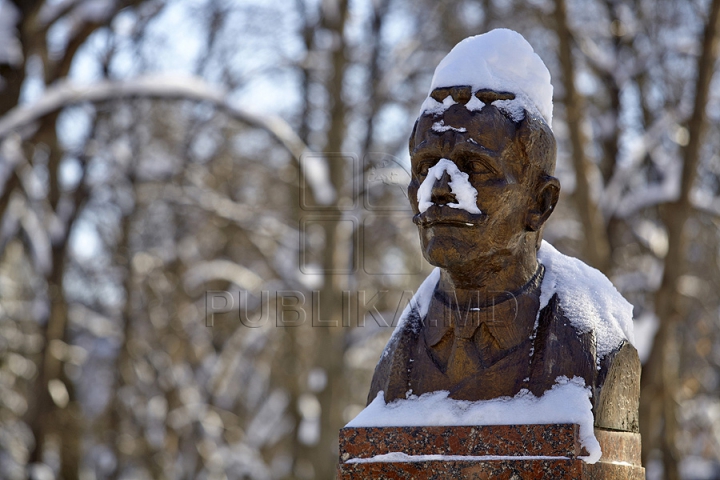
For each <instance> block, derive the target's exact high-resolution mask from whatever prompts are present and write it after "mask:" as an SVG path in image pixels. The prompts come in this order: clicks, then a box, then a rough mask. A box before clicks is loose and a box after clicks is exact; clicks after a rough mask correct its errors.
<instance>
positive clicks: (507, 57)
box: [421, 28, 553, 126]
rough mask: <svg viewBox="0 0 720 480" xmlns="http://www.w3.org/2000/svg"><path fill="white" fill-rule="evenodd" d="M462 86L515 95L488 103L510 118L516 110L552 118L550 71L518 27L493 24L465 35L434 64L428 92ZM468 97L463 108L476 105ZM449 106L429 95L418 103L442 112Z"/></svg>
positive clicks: (424, 109)
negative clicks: (475, 32) (511, 27)
mask: <svg viewBox="0 0 720 480" xmlns="http://www.w3.org/2000/svg"><path fill="white" fill-rule="evenodd" d="M461 85H468V86H470V87H471V88H472V91H473V93H475V92H477V91H478V90H481V89H490V90H494V91H496V92H510V93H513V94H515V99H514V100H498V101H496V102H493V105H495V106H497V107H498V108H499V109H500V110H503V111H504V112H505V113H507V114H508V115H509V116H510V117H511V118H512V119H513V120H514V121H518V120H515V119H516V118H518V116H519V113H520V112H521V111H522V110H526V111H528V112H530V113H531V114H534V115H538V116H541V117H542V118H543V119H544V120H545V122H546V123H547V124H548V126H550V125H551V123H552V110H553V105H552V92H553V87H552V84H551V83H550V72H549V71H548V69H547V67H546V66H545V64H544V63H543V61H542V59H541V58H540V57H539V56H538V55H537V54H536V53H535V51H534V50H533V48H532V46H531V45H530V44H529V43H528V42H527V40H525V38H523V36H522V35H520V34H519V33H517V32H514V31H512V30H508V29H505V28H498V29H495V30H492V31H490V32H488V33H485V34H482V35H476V36H474V37H468V38H466V39H465V40H463V41H461V42H460V43H458V44H457V45H455V47H454V48H453V49H452V50H451V51H450V53H448V54H447V55H446V56H445V58H443V60H442V61H441V62H440V64H439V65H438V66H437V68H436V69H435V74H434V75H433V79H432V83H431V86H430V92H432V91H433V90H435V89H436V88H447V87H454V86H461ZM474 98H475V97H474V96H473V99H474ZM473 99H471V100H470V101H469V102H468V103H467V105H466V108H468V110H471V111H476V110H480V109H481V108H482V106H479V105H478V103H477V102H474V101H473ZM446 100H447V99H446ZM478 101H479V100H478ZM454 103H456V102H455V101H454V100H453V101H452V104H454ZM480 103H482V102H480ZM449 106H450V105H446V103H445V102H443V103H440V102H438V101H436V100H434V99H432V98H431V97H430V96H429V94H428V99H427V100H425V102H424V103H423V105H422V107H421V114H423V113H431V114H438V113H442V112H443V111H445V110H447V108H449ZM521 119H522V117H520V120H521Z"/></svg>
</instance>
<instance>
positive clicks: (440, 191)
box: [430, 171, 457, 205]
mask: <svg viewBox="0 0 720 480" xmlns="http://www.w3.org/2000/svg"><path fill="white" fill-rule="evenodd" d="M430 201H431V202H432V203H434V204H435V205H447V204H448V203H457V199H456V198H455V194H454V193H452V190H451V189H450V174H448V172H447V171H445V172H443V175H442V177H440V179H439V180H435V184H434V185H433V188H432V191H431V193H430Z"/></svg>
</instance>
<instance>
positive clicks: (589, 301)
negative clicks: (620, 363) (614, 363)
mask: <svg viewBox="0 0 720 480" xmlns="http://www.w3.org/2000/svg"><path fill="white" fill-rule="evenodd" d="M538 261H539V262H540V263H542V264H543V266H544V267H545V275H544V276H543V280H542V284H541V286H540V309H543V308H545V306H546V305H547V304H548V302H549V301H550V299H551V298H552V296H553V295H554V294H555V293H557V295H558V299H559V301H560V306H561V307H562V309H563V312H564V313H565V316H566V317H567V318H568V320H570V322H571V323H572V324H573V326H574V327H575V328H576V329H578V331H580V332H581V333H584V332H589V331H594V332H595V340H596V342H597V356H598V360H599V359H601V358H602V357H604V356H605V355H607V354H608V353H610V352H612V351H613V350H614V349H615V348H617V347H618V346H619V345H620V344H621V343H622V341H623V340H627V341H629V342H630V343H634V341H635V339H634V337H633V321H632V311H633V306H632V305H631V304H630V303H628V301H627V300H625V298H623V296H622V295H620V292H618V291H617V289H616V288H615V286H614V285H613V284H612V283H611V282H610V280H608V278H607V277H606V276H605V275H603V274H602V273H601V272H600V271H599V270H596V269H594V268H592V267H590V266H589V265H586V264H585V263H583V262H582V261H580V260H578V259H577V258H573V257H568V256H567V255H563V254H562V253H560V252H558V251H557V250H556V249H555V247H553V246H552V245H550V244H549V243H548V242H546V241H544V240H543V242H542V246H541V247H540V250H539V251H538Z"/></svg>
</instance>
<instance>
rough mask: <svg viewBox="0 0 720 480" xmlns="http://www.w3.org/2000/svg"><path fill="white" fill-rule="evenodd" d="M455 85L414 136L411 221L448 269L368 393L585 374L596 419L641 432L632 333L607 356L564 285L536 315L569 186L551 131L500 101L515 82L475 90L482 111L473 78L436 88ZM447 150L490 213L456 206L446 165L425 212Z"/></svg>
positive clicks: (479, 396) (499, 390) (495, 393)
mask: <svg viewBox="0 0 720 480" xmlns="http://www.w3.org/2000/svg"><path fill="white" fill-rule="evenodd" d="M448 95H450V96H452V98H453V100H454V101H455V102H457V104H454V105H452V106H451V107H449V108H448V109H447V110H445V111H444V112H442V113H426V114H423V115H421V116H420V118H419V119H418V120H417V122H416V124H415V128H414V129H413V133H412V135H411V138H410V154H411V163H412V181H411V183H410V185H409V186H408V193H409V198H410V202H411V204H412V208H413V211H414V213H415V215H414V218H413V220H414V222H415V224H416V225H417V226H418V231H419V234H420V242H421V247H422V251H423V254H424V256H425V258H426V259H427V260H428V262H430V263H431V264H432V265H435V266H438V267H440V269H441V273H440V280H439V282H438V284H437V286H436V287H435V291H434V294H433V298H432V300H431V301H430V305H429V308H428V313H427V315H426V316H425V318H419V315H418V314H417V313H416V312H415V313H413V314H411V318H409V319H408V321H407V322H406V324H405V326H404V327H405V328H404V329H403V331H401V332H399V334H398V335H395V336H394V337H393V339H392V340H391V343H390V344H389V345H388V347H387V350H386V353H387V354H386V355H384V356H383V358H382V359H381V361H380V362H379V363H378V365H377V367H376V370H375V375H374V377H373V381H372V386H371V389H370V394H369V396H368V403H369V402H371V401H372V400H373V399H375V397H376V395H377V393H378V392H379V391H381V390H382V391H384V392H385V400H386V401H387V402H390V401H392V400H395V399H398V398H406V396H407V395H408V393H409V392H410V393H412V394H415V395H421V394H423V393H426V392H432V391H438V390H447V391H449V392H450V397H451V398H455V399H460V400H485V399H490V398H497V397H501V396H513V395H515V394H517V393H518V392H519V391H520V390H521V389H528V390H529V391H531V392H532V393H533V394H535V395H537V396H540V395H542V394H543V392H545V391H546V390H548V389H549V388H551V387H552V386H553V385H554V384H555V383H556V379H557V377H559V376H566V377H568V378H572V377H575V376H579V377H582V378H583V379H585V384H586V385H588V386H590V387H591V389H592V390H593V396H592V401H593V409H594V415H595V425H596V426H597V427H602V428H606V429H612V430H620V431H630V432H637V431H638V419H637V408H638V398H639V378H640V362H639V359H638V355H637V351H636V350H635V348H634V347H633V346H632V345H631V344H629V343H627V342H625V343H623V344H622V345H619V346H618V348H617V349H616V350H615V351H613V352H612V353H610V354H608V355H605V356H604V357H603V358H602V359H598V357H597V355H596V348H595V338H594V334H593V332H584V333H581V332H579V331H577V330H576V328H575V327H574V326H573V325H572V324H571V322H570V321H568V319H567V318H566V317H565V315H564V313H563V311H562V308H561V307H560V302H559V299H558V297H557V295H555V296H554V297H553V298H552V299H551V300H550V301H549V303H548V305H547V306H545V307H544V308H543V309H542V311H540V313H539V315H538V309H539V306H540V301H539V298H540V285H541V281H542V276H543V273H544V271H543V267H542V266H541V265H539V263H538V261H537V249H538V248H539V246H540V243H541V239H542V229H543V225H544V224H545V222H546V221H547V219H548V217H549V216H550V214H551V213H552V211H553V209H554V207H555V205H556V203H557V200H558V196H559V192H560V183H559V182H558V180H557V179H556V178H555V177H553V176H552V175H553V173H554V169H555V156H556V143H555V138H554V136H553V134H552V131H551V130H550V128H549V127H548V126H547V125H546V123H545V122H544V121H543V120H542V119H540V118H538V117H535V116H533V115H531V114H530V113H528V112H525V116H524V118H523V119H522V120H520V121H518V122H516V121H513V120H512V119H511V118H510V117H509V116H508V115H506V114H505V113H504V112H502V111H501V110H499V109H498V108H496V107H495V106H494V105H492V102H494V101H496V100H508V99H512V98H513V97H514V95H513V94H511V93H505V92H493V91H489V90H481V91H479V92H476V93H475V94H474V95H475V96H476V97H477V98H478V99H480V100H481V101H482V102H484V103H485V106H484V107H483V108H482V109H481V110H476V111H470V110H468V109H467V108H465V106H464V105H465V104H466V103H467V102H468V101H469V100H470V99H471V96H472V91H471V89H470V87H462V86H461V87H453V88H442V89H436V90H435V91H433V92H432V94H431V96H432V97H433V98H434V99H435V100H438V101H440V102H442V101H443V99H445V98H446V97H447V96H448ZM438 122H441V123H438ZM433 125H435V128H433ZM437 125H441V126H442V127H443V128H437ZM447 127H452V128H447ZM442 158H447V159H450V160H452V161H453V162H454V163H455V164H456V165H457V167H458V168H459V169H460V171H461V172H464V173H467V174H468V175H469V178H468V180H469V182H470V184H471V185H472V186H473V187H474V188H475V189H476V190H477V192H478V195H477V207H478V208H479V210H480V211H481V212H482V213H479V214H477V213H470V212H468V211H466V210H463V209H459V208H451V207H449V206H447V204H448V203H453V202H455V201H456V199H455V196H454V194H453V193H452V191H451V188H450V186H449V185H448V183H449V182H450V177H449V175H448V173H447V172H445V173H444V175H443V176H442V178H440V179H439V180H436V181H435V183H434V186H433V188H432V194H431V200H432V203H433V205H431V206H430V207H428V208H427V210H425V211H424V212H423V213H420V209H419V206H418V201H417V193H418V189H419V188H420V185H421V183H422V182H423V180H424V179H425V178H426V176H427V174H428V170H429V169H430V168H431V167H432V166H433V165H434V164H435V163H437V162H438V161H439V160H440V159H442ZM536 318H537V319H538V323H537V325H536Z"/></svg>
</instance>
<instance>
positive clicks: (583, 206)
mask: <svg viewBox="0 0 720 480" xmlns="http://www.w3.org/2000/svg"><path fill="white" fill-rule="evenodd" d="M555 29H556V31H557V36H558V42H559V52H558V56H559V60H560V69H561V71H562V77H563V86H564V87H565V99H564V102H563V103H564V105H565V115H566V123H567V126H568V133H569V135H570V147H571V148H570V156H571V157H572V162H573V167H574V168H575V192H574V199H575V205H576V207H577V210H578V215H579V216H580V221H581V223H582V226H583V239H584V240H585V249H584V252H583V253H584V255H583V256H584V257H585V260H586V261H587V262H588V263H589V264H590V265H592V266H593V267H595V268H597V269H599V270H601V271H604V272H607V271H608V269H609V268H610V245H609V242H608V235H607V230H606V228H605V222H604V220H603V217H602V212H601V211H600V209H599V208H598V205H597V202H596V199H594V198H593V196H592V185H591V182H590V178H591V174H593V173H595V172H594V170H595V169H596V168H595V166H594V165H593V163H592V162H591V161H590V159H589V158H588V157H587V154H586V153H585V148H586V144H587V139H586V138H585V134H584V132H583V130H582V126H583V103H584V102H583V99H582V97H581V96H580V94H579V93H578V91H577V89H576V88H575V66H574V62H573V57H572V34H571V33H570V28H569V27H568V21H567V11H566V7H565V0H556V1H555Z"/></svg>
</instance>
